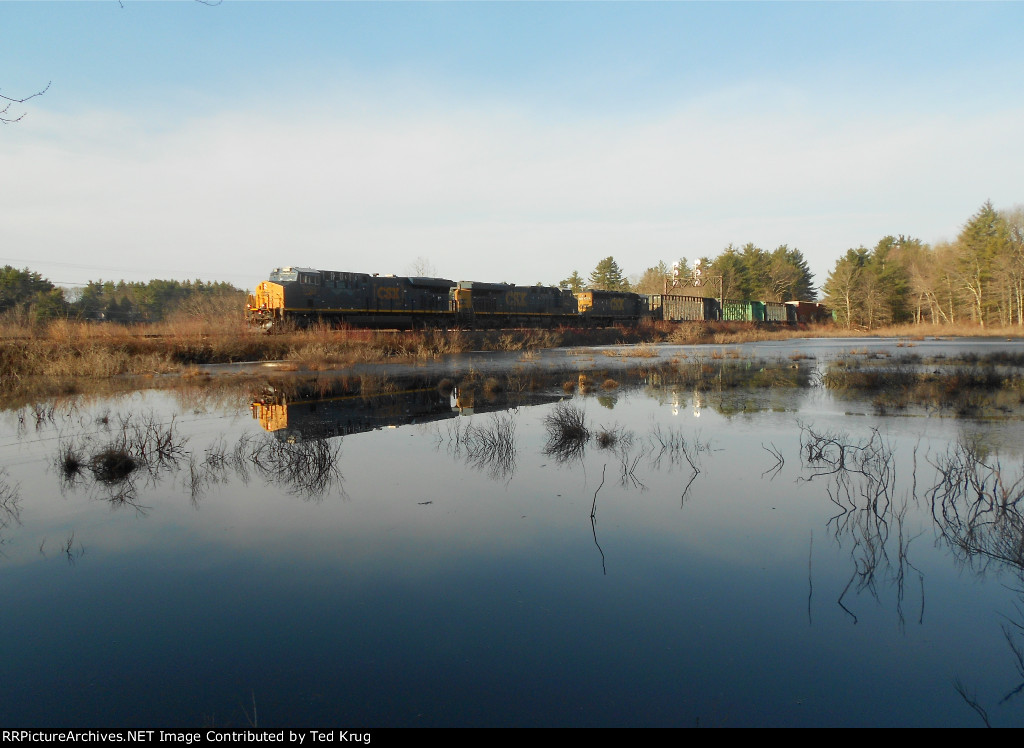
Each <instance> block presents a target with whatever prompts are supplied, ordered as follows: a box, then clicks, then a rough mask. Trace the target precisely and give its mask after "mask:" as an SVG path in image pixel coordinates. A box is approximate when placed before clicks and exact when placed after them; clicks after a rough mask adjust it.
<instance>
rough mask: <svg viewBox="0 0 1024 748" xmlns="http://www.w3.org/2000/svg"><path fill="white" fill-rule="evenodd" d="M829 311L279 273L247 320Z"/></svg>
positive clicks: (680, 316)
mask: <svg viewBox="0 0 1024 748" xmlns="http://www.w3.org/2000/svg"><path fill="white" fill-rule="evenodd" d="M828 317H829V313H828V310H827V309H825V308H824V307H823V306H822V305H820V304H814V303H811V302H795V301H791V302H785V303H782V302H771V301H726V302H725V303H722V302H721V301H719V300H718V299H714V298H711V297H701V296H682V295H674V294H653V295H646V294H638V293H632V292H629V291H602V290H595V289H588V290H586V291H583V292H582V293H579V294H575V295H574V294H573V293H572V292H571V291H570V290H569V289H565V288H558V287H557V286H517V285H515V284H512V283H480V282H476V281H458V282H456V281H452V280H449V279H447V278H424V277H404V276H395V275H377V274H372V275H371V274H367V273H350V272H335V271H329V270H316V269H313V268H303V267H280V268H275V269H274V270H273V271H272V272H271V273H270V276H269V278H268V280H265V281H262V282H261V283H260V284H259V285H257V286H256V290H255V292H254V293H252V294H250V295H249V297H248V303H247V306H246V319H247V320H248V321H249V323H250V324H253V325H257V326H260V327H263V328H264V329H267V330H270V329H272V328H274V327H275V326H279V325H281V324H282V323H284V322H292V323H294V324H296V325H297V326H300V327H302V326H306V325H308V324H311V323H313V322H317V321H323V322H327V323H330V324H336V325H342V324H350V325H353V326H356V327H377V328H397V329H411V328H425V327H466V328H488V327H493V328H512V327H540V326H544V327H557V326H559V325H611V324H627V325H635V324H639V323H641V322H644V321H647V320H666V321H683V320H692V321H702V320H722V319H725V320H740V321H748V322H781V323H785V322H790V323H796V322H818V321H823V320H824V319H826V318H828Z"/></svg>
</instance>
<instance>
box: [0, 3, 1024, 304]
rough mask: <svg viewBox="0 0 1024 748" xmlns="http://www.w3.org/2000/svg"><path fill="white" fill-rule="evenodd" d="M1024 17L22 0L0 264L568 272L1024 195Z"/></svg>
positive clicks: (533, 276) (769, 243)
mask: <svg viewBox="0 0 1024 748" xmlns="http://www.w3.org/2000/svg"><path fill="white" fill-rule="evenodd" d="M1022 28H1024V2H994V3H988V2H934V3H933V2H863V3H862V2H821V3H818V2H583V1H580V2H543V1H541V2H473V1H467V2H329V1H326V0H325V1H320V2H297V1H294V0H293V1H291V2H270V1H255V0H249V1H242V0H223V2H221V3H220V4H218V5H206V4H203V3H201V2H194V1H193V0H164V1H150V0H121V2H118V0H100V1H96V2H94V1H91V0H89V1H86V0H81V1H71V0H69V1H65V2H48V1H46V0H33V1H32V2H18V1H11V0H0V34H2V42H0V94H2V95H5V96H7V97H11V98H24V97H26V96H29V95H31V94H32V93H35V92H37V91H40V90H42V89H44V88H46V86H47V85H49V88H46V90H45V93H43V95H41V96H37V97H35V98H32V99H30V100H28V101H25V102H24V103H21V104H19V103H14V104H12V105H11V108H10V109H9V110H8V111H7V113H6V114H5V115H3V116H4V117H7V118H11V117H16V116H19V115H21V114H24V117H23V118H22V119H21V120H20V121H18V122H14V123H8V124H5V125H0V265H4V264H9V265H14V266H15V267H19V268H20V267H28V268H29V269H31V270H34V271H37V272H40V273H42V274H43V275H44V276H45V277H47V278H49V279H50V280H51V281H53V282H54V283H57V284H58V285H66V286H71V285H75V284H84V283H86V282H87V281H92V280H99V279H103V280H120V279H124V280H129V281H146V280H149V279H152V278H164V279H179V280H185V279H201V280H206V281H228V282H230V283H233V284H235V285H236V286H239V287H242V288H252V287H253V286H255V285H256V283H258V282H259V281H260V280H263V279H265V278H266V277H267V275H268V274H269V272H270V270H271V269H272V268H274V267H278V266H282V265H298V266H305V267H315V268H321V269H325V270H346V271H353V272H367V273H381V274H386V273H394V274H398V275H407V274H411V273H413V271H414V268H415V266H416V265H417V263H418V261H419V263H420V264H422V262H423V261H425V262H426V263H427V264H428V265H429V267H430V269H431V270H432V271H433V274H435V275H437V276H440V277H444V278H449V279H453V280H476V281H507V282H513V283H523V284H533V283H536V282H538V281H540V282H543V283H545V284H555V283H558V282H559V281H560V280H562V279H563V278H566V277H567V276H569V275H570V274H571V273H572V272H573V271H574V270H575V271H579V272H580V274H581V275H583V276H584V277H586V276H587V275H588V274H589V273H590V271H592V270H593V269H594V267H595V266H596V265H597V263H598V261H600V260H601V259H602V258H604V257H607V256H609V255H611V256H613V257H614V258H615V259H616V261H617V262H618V264H619V265H620V267H621V268H622V269H623V271H624V272H625V273H626V275H627V276H629V275H634V276H638V275H639V274H641V273H642V272H643V270H644V269H645V268H648V267H651V266H654V265H656V264H657V263H658V261H659V260H662V261H665V262H666V263H671V262H672V261H673V260H675V259H678V258H680V257H685V258H688V259H691V260H692V259H693V258H695V257H702V256H709V257H714V256H716V255H717V254H719V253H720V252H721V251H722V250H723V249H724V248H725V247H726V246H728V245H729V244H734V245H738V246H741V245H743V244H746V243H748V242H752V243H754V244H755V245H757V246H758V247H761V248H763V249H765V250H772V249H775V248H776V247H777V246H779V245H782V244H786V245H788V246H789V247H790V248H796V249H799V250H800V251H801V252H802V253H803V254H804V256H805V258H806V259H807V261H808V263H809V265H810V267H811V270H812V271H813V272H814V275H815V283H816V284H818V285H821V284H823V283H824V282H825V279H826V278H827V275H828V273H829V271H830V270H831V269H832V267H833V266H834V264H835V261H836V259H838V257H839V256H840V255H841V254H843V253H844V252H845V251H846V250H847V249H849V248H852V247H857V246H861V245H863V246H867V247H871V246H874V245H875V244H876V243H877V242H878V240H879V239H881V238H882V237H884V236H886V235H890V234H892V235H898V234H904V235H907V236H912V237H916V238H919V239H922V240H924V241H926V242H929V243H935V242H938V241H944V240H953V239H955V238H956V235H957V234H958V232H959V231H960V229H961V228H962V226H963V224H964V223H965V222H966V221H967V220H968V219H969V218H970V217H971V215H972V214H974V213H975V212H976V211H977V210H978V209H979V208H980V207H981V205H982V204H983V203H984V202H985V201H986V200H991V202H992V204H993V205H994V206H995V207H996V208H1000V209H1001V208H1012V207H1014V206H1017V205H1020V204H1021V203H1024V179H1022V175H1024V96H1022V95H1021V81H1022V80H1024V45H1022V44H1021V43H1020V39H1019V36H1020V30H1021V29H1022Z"/></svg>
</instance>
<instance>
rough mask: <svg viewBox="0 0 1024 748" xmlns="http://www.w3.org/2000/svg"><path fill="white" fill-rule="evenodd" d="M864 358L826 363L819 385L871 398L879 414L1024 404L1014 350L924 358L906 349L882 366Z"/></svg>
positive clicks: (1023, 375)
mask: <svg viewBox="0 0 1024 748" xmlns="http://www.w3.org/2000/svg"><path fill="white" fill-rule="evenodd" d="M869 362H870V359H868V360H867V361H866V362H860V361H857V360H856V359H854V358H853V357H846V358H842V359H838V360H836V361H834V362H832V363H830V364H829V366H828V368H827V369H826V371H825V373H824V374H823V376H822V384H823V385H824V386H825V387H826V388H828V389H829V390H832V391H833V392H836V393H837V394H839V395H841V396H848V397H859V396H863V395H868V396H870V397H872V404H873V406H874V408H875V410H876V412H877V413H880V414H881V413H887V412H893V411H896V412H899V411H904V410H907V409H908V408H910V407H919V408H924V409H925V410H926V411H929V412H941V411H947V412H951V413H953V414H955V415H958V416H969V415H976V414H981V413H983V412H985V411H991V410H993V409H996V410H1008V409H1012V408H1013V407H1015V406H1019V405H1021V404H1024V357H1022V356H1020V355H1018V354H992V355H991V356H977V355H975V354H968V355H966V356H960V357H957V358H945V357H943V358H941V359H938V358H934V359H930V360H927V361H926V360H924V359H922V358H921V357H920V356H917V355H916V354H909V355H907V356H904V357H900V358H895V359H890V360H889V361H887V362H886V363H885V364H884V365H874V364H871V363H869Z"/></svg>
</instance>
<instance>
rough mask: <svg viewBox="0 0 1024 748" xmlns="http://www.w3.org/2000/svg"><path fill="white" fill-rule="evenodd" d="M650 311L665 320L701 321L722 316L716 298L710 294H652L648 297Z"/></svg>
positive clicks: (657, 317) (656, 317)
mask: <svg viewBox="0 0 1024 748" xmlns="http://www.w3.org/2000/svg"><path fill="white" fill-rule="evenodd" d="M650 308H651V313H652V314H653V315H654V318H655V319H659V320H665V321H666V322H701V321H705V320H717V319H721V317H722V309H721V305H720V304H719V303H718V299H716V298H713V297H711V296H681V295H679V294H654V295H652V296H651V297H650Z"/></svg>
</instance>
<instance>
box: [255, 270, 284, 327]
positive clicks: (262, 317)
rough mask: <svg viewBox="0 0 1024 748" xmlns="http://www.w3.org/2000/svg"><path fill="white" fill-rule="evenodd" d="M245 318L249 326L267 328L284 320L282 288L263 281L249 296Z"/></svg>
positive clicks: (276, 284)
mask: <svg viewBox="0 0 1024 748" xmlns="http://www.w3.org/2000/svg"><path fill="white" fill-rule="evenodd" d="M246 317H247V318H248V320H249V323H250V324H253V325H261V326H263V327H269V326H270V325H272V324H274V323H275V322H278V321H280V320H283V319H284V286H282V285H280V284H278V283H272V282H271V281H263V282H261V283H260V284H259V285H258V286H256V290H255V291H254V292H253V293H251V294H249V301H248V303H247V304H246Z"/></svg>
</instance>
